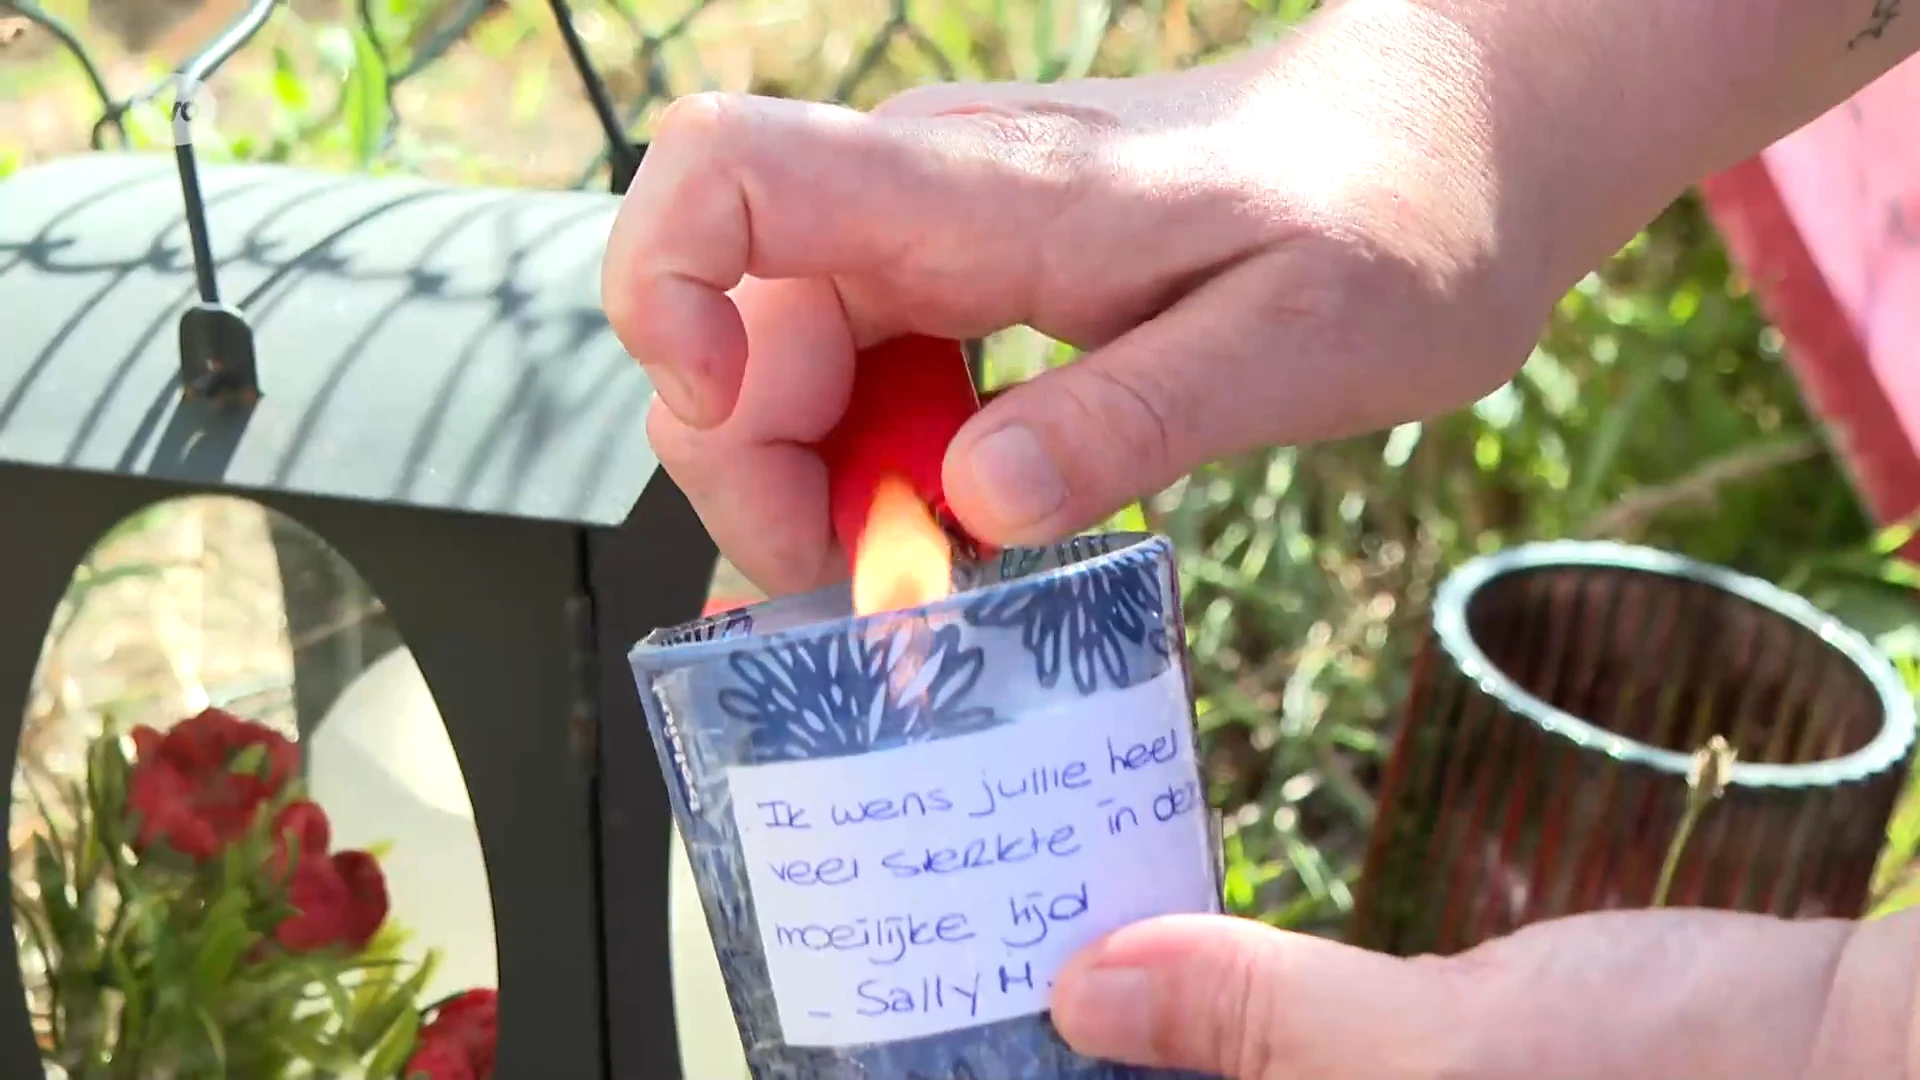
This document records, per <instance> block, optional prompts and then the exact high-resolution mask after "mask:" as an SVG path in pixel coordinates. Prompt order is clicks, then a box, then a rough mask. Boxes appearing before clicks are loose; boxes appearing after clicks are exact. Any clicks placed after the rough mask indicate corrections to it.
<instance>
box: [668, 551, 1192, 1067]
mask: <svg viewBox="0 0 1920 1080" xmlns="http://www.w3.org/2000/svg"><path fill="white" fill-rule="evenodd" d="M1178 596H1179V592H1178V586H1177V584H1176V582H1175V578H1174V569H1173V552H1172V548H1171V545H1170V544H1168V542H1167V541H1166V540H1165V539H1163V538H1160V537H1153V536H1145V535H1114V536H1097V537H1085V538H1081V539H1079V540H1075V541H1072V542H1069V543H1067V544H1063V545H1059V546H1056V547H1051V548H1041V549H1030V548H1021V549H1008V550H1006V551H1003V552H1001V553H1000V554H999V555H998V556H997V557H996V558H994V559H992V560H990V561H988V562H984V563H968V564H962V565H961V566H959V567H957V568H956V570H955V593H954V595H952V596H951V597H949V598H947V599H945V600H941V601H938V602H936V603H932V604H929V605H926V606H924V607H921V608H916V609H911V610H907V611H901V612H891V613H887V614H882V615H874V616H866V617H854V616H852V615H851V611H850V599H849V593H848V589H847V587H846V586H845V585H841V586H838V587H834V588H829V589H825V590H821V591H819V592H815V593H810V594H807V595H805V596H798V597H789V598H785V599H781V600H774V601H770V602H768V603H765V604H761V605H758V606H755V607H752V608H746V609H742V610H739V611H734V612H728V613H723V614H720V615H716V616H712V617H709V618H706V619H702V620H700V621H698V622H694V623H690V624H687V625H685V626H681V627H676V628H673V629H668V630H663V631H659V632H657V633H655V634H653V635H651V636H649V637H648V638H647V639H646V640H645V641H643V642H641V643H640V644H639V645H638V646H636V647H635V649H634V651H633V653H632V656H631V660H632V665H633V670H634V676H635V679H636V681H637V683H638V685H639V689H640V694H641V698H642V699H643V702H644V704H645V708H646V712H647V718H648V722H649V726H650V727H651V729H652V735H653V739H654V744H655V746H656V748H657V749H658V751H659V754H660V761H661V767H662V769H663V770H664V772H665V774H666V778H667V789H668V792H669V796H670V798H671V800H672V803H673V812H674V815H675V818H676V820H677V821H678V824H679V827H680V832H681V836H682V839H683V842H684V843H685V844H686V848H687V854H688V856H689V859H690V861H691V863H692V867H693V872H694V877H695V880H696V883H697V885H698V887H699V891H700V900H701V904H702V906H703V908H704V910H705V913H706V919H707V925H708V927H709V929H710V931H711V933H712V936H713V941H714V946H715V949H716V952H717V954H718V959H719V962H720V968H721V972H722V975H723V977H724V981H725V983H726V989H727V994H728V998H729V1000H730V1002H731V1005H732V1008H733V1013H734V1018H735V1020H736V1022H737V1024H738V1027H739V1031H740V1037H741V1041H742V1044H743V1046H744V1049H745V1052H746V1059H747V1062H748V1066H749V1069H750V1070H751V1072H752V1074H753V1076H754V1078H755V1080H891V1078H899V1080H996V1078H1002V1077H1006V1078H1019V1080H1052V1078H1071V1080H1121V1078H1128V1080H1149V1078H1152V1080H1160V1078H1169V1080H1171V1078H1175V1077H1181V1078H1185V1077H1188V1076H1190V1074H1184V1073H1171V1072H1166V1071H1161V1070H1148V1069H1140V1068H1135V1067H1129V1066H1122V1065H1116V1064H1112V1063H1107V1062H1100V1061H1095V1060H1091V1059H1088V1058H1084V1057H1081V1056H1079V1055H1077V1054H1075V1053H1074V1052H1072V1051H1071V1050H1070V1049H1068V1048H1067V1046H1066V1044H1065V1043H1064V1042H1062V1041H1061V1040H1060V1038H1059V1036H1058V1034H1057V1033H1056V1032H1055V1031H1054V1029H1053V1027H1052V1025H1051V1023H1050V1022H1049V1019H1048V1016H1047V1013H1046V1009H1047V1001H1048V996H1049V992H1050V980H1051V978H1052V976H1053V974H1054V973H1055V972H1056V971H1057V970H1058V969H1059V968H1060V967H1061V966H1062V965H1063V964H1064V963H1065V962H1066V960H1067V959H1068V958H1070V957H1071V956H1072V955H1073V954H1074V953H1075V952H1077V951H1078V950H1079V949H1080V948H1081V947H1083V946H1085V945H1087V944H1088V943H1090V942H1092V941H1094V940H1095V939H1097V938H1099V937H1101V936H1103V935H1104V934H1106V933H1108V932H1110V931H1112V930H1115V929H1117V928H1119V927H1121V926H1124V925H1126V924H1129V923H1132V922H1136V921H1139V920H1141V919H1144V918H1149V917H1152V916H1155V915H1162V914H1173V913H1182V912H1218V911H1220V910H1221V903H1220V884H1221V882H1220V862H1219V847H1218V835H1219V834H1218V829H1217V824H1216V820H1215V818H1214V815H1213V814H1212V812H1211V811H1210V809H1209V808H1208V806H1207V803H1206V799H1205V792H1204V788H1203V785H1202V778H1201V773H1200V768H1199V765H1198V762H1197V759H1196V753H1195V746H1194V733H1193V707H1192V700H1191V696H1190V693H1189V690H1188V683H1187V673H1186V660H1185V651H1184V647H1183V644H1182V637H1181V633H1182V629H1181V617H1180V607H1179V604H1178V600H1177V598H1178Z"/></svg>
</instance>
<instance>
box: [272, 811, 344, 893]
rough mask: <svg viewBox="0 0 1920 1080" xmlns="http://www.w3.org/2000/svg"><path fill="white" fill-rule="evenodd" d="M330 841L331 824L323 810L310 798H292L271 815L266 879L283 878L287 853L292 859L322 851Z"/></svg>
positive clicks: (285, 872) (302, 858) (325, 851)
mask: <svg viewBox="0 0 1920 1080" xmlns="http://www.w3.org/2000/svg"><path fill="white" fill-rule="evenodd" d="M332 843H333V827H332V826H331V825H330V824H329V823H328V821H327V814H326V811H324V810H322V809H320V805H319V804H318V803H316V802H313V801H312V800H310V799H295V800H294V801H292V802H290V803H288V804H287V805H286V806H284V807H281V809H280V813H279V814H277V815H275V816H274V819H273V855H272V857H271V859H270V860H269V861H268V864H267V872H268V875H269V878H270V880H272V881H275V882H279V881H284V880H285V879H286V876H287V860H288V856H289V854H291V855H293V856H294V857H295V860H296V861H299V860H304V859H306V858H307V856H309V855H316V856H317V855H325V854H326V853H327V847H328V845H330V844H332Z"/></svg>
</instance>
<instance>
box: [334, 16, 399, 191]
mask: <svg viewBox="0 0 1920 1080" xmlns="http://www.w3.org/2000/svg"><path fill="white" fill-rule="evenodd" d="M387 77H388V76H387V67H386V63H385V61H383V60H382V59H381V57H380V50H378V49H376V48H374V45H373V41H372V40H371V39H370V38H368V37H367V34H366V31H365V30H362V29H358V28H356V29H355V30H354V31H353V65H352V68H351V69H350V70H349V72H348V74H347V85H346V86H345V87H344V88H343V89H342V90H341V95H342V101H343V103H344V105H345V109H344V112H345V119H346V123H347V134H348V138H349V142H350V143H351V144H352V148H353V159H354V164H355V165H356V166H358V167H359V168H362V169H364V168H366V167H367V166H368V165H371V164H372V163H373V160H374V158H376V157H378V156H380V151H381V150H382V149H383V148H384V147H385V145H386V141H387V127H388V121H389V117H388V110H387Z"/></svg>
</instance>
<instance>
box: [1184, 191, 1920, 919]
mask: <svg viewBox="0 0 1920 1080" xmlns="http://www.w3.org/2000/svg"><path fill="white" fill-rule="evenodd" d="M1153 509H1154V516H1155V518H1156V520H1157V522H1158V524H1159V525H1160V527H1161V528H1163V529H1165V530H1166V531H1168V532H1169V533H1170V534H1171V535H1172V536H1173V537H1174V539H1175V541H1176V543H1177V545H1178V547H1179V549H1180V551H1181V552H1182V553H1183V567H1182V569H1183V572H1184V577H1185V584H1186V587H1187V605H1188V607H1187V614H1188V626H1189V642H1190V644H1191V647H1192V650H1193V654H1194V680H1195V685H1196V689H1197V691H1198V692H1199V693H1200V694H1201V695H1202V696H1203V700H1202V723H1203V725H1204V728H1205V730H1206V733H1207V738H1208V746H1209V762H1210V769H1211V779H1212V783H1213V796H1214V798H1215V799H1216V801H1217V802H1219V803H1220V804H1221V805H1223V806H1226V807H1227V808H1228V813H1229V820H1228V828H1229V836H1228V842H1227V855H1228V885H1229V899H1230V900H1231V901H1232V902H1233V904H1234V905H1235V907H1236V908H1237V909H1239V910H1242V911H1246V912H1251V913H1259V914H1261V915H1263V917H1265V918H1268V919H1269V920H1271V921H1274V922H1277V923H1281V924H1284V925H1289V926H1295V927H1299V928H1302V929H1309V930H1315V931H1322V932H1338V931H1339V929H1340V927H1341V926H1342V924H1343V922H1344V919H1345V917H1346V913H1347V910H1348V907H1349V905H1350V902H1351V887H1352V883H1353V881H1354V879H1355V877H1356V876H1357V874H1358V870H1359V859H1360V856H1361V852H1362V843H1363V837H1364V836H1365V834H1366V830H1367V829H1368V827H1369V826H1370V825H1371V823H1372V816H1373V811H1374V807H1373V803H1372V796H1371V792H1372V790H1373V789H1374V786H1375V784H1376V782H1377V779H1378V775H1379V770H1380V767H1381V764H1382V762H1383V759H1384V754H1385V750H1386V748H1387V746H1388V744H1389V742H1390V739H1391V736H1392V733H1393V730H1394V726H1395V722H1396V719H1397V718H1396V716H1395V710H1396V709H1397V707H1398V705H1399V703H1400V701H1401V700H1402V698H1403V697H1404V695H1405V693H1406V675H1407V671H1408V666H1409V661H1410V658H1411V650H1412V649H1413V648H1414V647H1415V646H1416V645H1417V643H1418V641H1419V632H1420V629H1421V626H1422V621H1423V619H1424V618H1425V614H1426V605H1427V602H1428V600H1429V598H1430V596H1431V592H1432V590H1433V588H1434V586H1435V585H1436V584H1437V582H1438V580H1439V579H1440V578H1441V577H1442V576H1443V575H1444V574H1445V573H1446V571H1447V570H1448V569H1449V568H1451V567H1453V566H1455V565H1457V564H1458V563H1459V562H1460V561H1462V560H1464V559H1466V558H1468V557H1471V556H1472V555H1474V554H1477V553H1480V552H1485V551H1490V550H1494V549H1496V548H1500V547H1504V546H1508V545H1511V544H1515V543H1520V542H1524V541H1528V540H1535V539H1548V538H1555V537H1562V536H1594V537H1609V538H1617V539H1623V540H1629V541H1634V542H1641V543H1648V544H1652V545H1655V546H1658V547H1663V548H1667V549H1670V550H1676V551H1681V552H1685V553H1687V554H1690V555H1694V556H1697V557H1700V558H1703V559H1708V560H1712V561H1714V562H1719V563H1723V564H1727V565H1731V566H1734V567H1736V568H1738V569H1741V570H1745V571H1747V572H1749V573H1754V574H1757V575H1759V576H1762V577H1766V578H1769V579H1773V580H1777V581H1783V582H1785V583H1787V584H1789V585H1791V586H1794V587H1797V588H1799V589H1800V590H1801V591H1803V592H1804V593H1805V594H1806V595H1808V596H1810V597H1811V598H1813V599H1815V600H1816V602H1822V603H1825V604H1827V605H1828V606H1829V607H1831V608H1833V609H1834V610H1836V611H1837V612H1838V613H1839V614H1840V615H1841V616H1842V617H1843V618H1846V619H1848V620H1849V621H1851V622H1853V623H1855V624H1856V625H1859V626H1861V627H1862V629H1864V630H1866V631H1867V632H1869V633H1873V634H1876V635H1877V636H1878V637H1879V639H1880V641H1881V643H1882V645H1883V647H1890V648H1899V647H1900V646H1899V641H1898V639H1897V637H1889V636H1888V635H1889V634H1890V633H1895V632H1897V631H1898V630H1899V628H1901V627H1905V628H1906V631H1905V632H1906V633H1907V634H1908V635H1912V634H1913V631H1912V626H1913V622H1914V619H1913V613H1914V608H1913V603H1912V596H1911V592H1910V589H1909V587H1908V586H1907V584H1906V583H1905V581H1904V578H1903V577H1902V575H1901V574H1899V573H1898V572H1896V571H1894V570H1890V569H1889V567H1890V566H1891V565H1892V564H1890V563H1889V562H1888V559H1887V553H1888V552H1889V551H1891V547H1890V546H1889V545H1888V543H1887V542H1886V541H1885V540H1884V539H1880V540H1878V541H1876V537H1875V535H1874V533H1873V531H1872V529H1871V527H1870V525H1869V524H1868V522H1867V521H1866V520H1865V518H1864V517H1863V516H1862V513H1861V511H1860V509H1859V508H1858V506H1857V504H1856V502H1855V500H1854V498H1853V496H1852V495H1851V491H1850V487H1849V485H1848V483H1847V480H1846V478H1845V477H1844V476H1843V475H1842V473H1841V471H1840V469H1839V467H1838V466H1837V465H1836V463H1835V462H1834V460H1833V458H1832V457H1831V456H1830V454H1829V453H1828V452H1827V450H1826V448H1825V446H1824V443H1823V442H1822V439H1821V435H1820V432H1819V431H1818V429H1817V425H1815V424H1814V423H1813V421H1812V420H1811V419H1810V418H1809V417H1808V415H1807V413H1806V411H1805V409H1804V408H1803V406H1802V404H1801V402H1800V399H1799V396H1798V393H1797V391H1796V390H1795V387H1794V384H1793V381H1792V379H1791V377H1790V374H1789V372H1788V371H1787V370H1786V368H1785V367H1784V365H1783V363H1782V362H1781V358H1780V346H1779V340H1778V335H1777V334H1776V333H1775V332H1774V331H1773V330H1772V329H1771V328H1769V327H1768V326H1767V324H1766V323H1765V321H1764V320H1763V319H1762V318H1761V316H1760V314H1759V313H1758V312H1757V311H1756V310H1755V308H1754V306H1753V304H1752V302H1751V300H1750V298H1749V297H1748V296H1747V295H1746V292H1745V289H1744V285H1743V283H1742V282H1741V281H1740V280H1739V279H1738V277H1737V275H1735V274H1734V273H1733V272H1732V271H1731V269H1730V268H1729V265H1728V262H1727V258H1726V256H1725V254H1724V252H1723V250H1722V248H1721V246H1720V244H1719V243H1718V241H1717V239H1716V237H1715V236H1714V234H1713V232H1712V230H1711V229H1710V227H1709V226H1708V223H1707V222H1706V220H1705V218H1704V215H1703V213H1702V211H1701V209H1700V207H1699V205H1698V204H1697V203H1696V202H1695V201H1694V200H1693V199H1691V198H1689V199H1685V200H1682V201H1681V202H1679V203H1678V204H1676V205H1675V206H1674V207H1673V208H1671V209H1670V210H1669V211H1668V212H1667V213H1666V214H1664V215H1662V217H1661V218H1660V219H1659V220H1657V221H1655V222H1653V223H1652V224H1651V225H1650V226H1649V228H1648V229H1647V230H1646V231H1645V232H1643V233H1642V234H1641V235H1639V236H1638V237H1636V238H1635V239H1634V241H1633V242H1632V243H1631V244H1629V245H1628V246H1627V247H1626V248H1625V249H1624V250H1623V251H1622V252H1620V253H1619V254H1618V255H1617V256H1616V257H1615V258H1613V259H1612V260H1610V261H1609V262H1608V263H1607V265H1605V266H1604V267H1602V268H1600V269H1599V270H1598V271H1597V272H1596V273H1594V274H1593V275H1591V276H1590V277H1588V278H1587V279H1586V280H1585V281H1583V282H1581V283H1580V285H1579V286H1578V287H1577V288H1576V289H1574V290H1573V291H1572V292H1570V293H1569V294H1568V295H1567V296H1566V298H1565V299H1563V300H1562V302H1561V303H1560V305H1559V306H1558V308H1557V309H1556V311H1555V313H1554V316H1553V319H1552V321H1551V322H1550V323H1549V325H1548V326H1547V327H1546V328H1545V330H1544V332H1543V334H1542V336H1541V339H1540V344H1539V347H1538V349H1537V350H1536V351H1535V353H1534V355H1533V357H1532V358H1531V359H1530V360H1529V361H1528V363H1527V365H1526V367H1525V368H1524V370H1523V371H1522V372H1521V374H1520V376H1519V378H1517V379H1516V380H1514V382H1513V383H1512V384H1511V385H1510V386H1508V387H1507V388H1505V389H1503V390H1501V391H1499V392H1498V393H1495V394H1493V395H1490V396H1489V397H1488V398H1487V399H1485V400H1483V401H1481V402H1479V403H1478V404H1477V405H1476V406H1475V407H1474V408H1472V409H1469V410H1463V411H1461V412H1458V413H1455V414H1452V415H1449V416H1446V417H1442V418H1440V419H1438V420H1435V421H1431V422H1429V423H1426V424H1422V425H1408V426H1406V427H1403V428H1401V429H1398V430H1396V431H1393V432H1390V433H1384V434H1381V435H1376V436H1369V437H1365V438H1359V439H1352V440H1348V441H1345V442H1341V443H1334V444H1328V445H1321V446H1313V447H1305V448H1297V449H1295V448H1289V449H1282V450H1275V451H1272V452H1269V453H1264V454H1257V455H1253V456H1250V457H1248V458H1246V459H1243V460H1240V461H1234V462H1226V463H1222V464H1220V465H1218V466H1215V467H1213V468H1210V469H1207V470H1204V471H1203V472H1201V473H1199V474H1197V475H1195V476H1194V477H1193V478H1191V479H1190V480H1189V481H1187V482H1186V483H1184V484H1182V485H1180V486H1179V487H1177V488H1176V489H1174V490H1173V491H1170V492H1168V493H1167V494H1166V495H1164V496H1163V497H1161V498H1160V499H1159V500H1157V501H1156V502H1155V503H1154V506H1153ZM1890 579H1891V580H1890ZM1905 651H1906V652H1907V653H1908V654H1911V653H1912V650H1911V648H1907V649H1906V650H1905ZM1902 822H1903V823H1904V824H1903V825H1901V826H1899V828H1900V829H1904V830H1905V832H1906V833H1907V834H1914V836H1915V837H1916V838H1920V810H1909V811H1907V812H1906V814H1905V816H1903V818H1902ZM1913 842H1914V841H1913V840H1912V839H1910V840H1909V841H1908V843H1909V844H1911V843H1913ZM1909 850H1910V849H1909ZM1905 862H1906V859H1904V858H1895V859H1894V860H1893V865H1894V868H1893V869H1889V870H1888V871H1887V874H1888V875H1895V876H1897V875H1898V874H1899V869H1898V867H1900V866H1904V864H1905ZM1889 880H1891V878H1889Z"/></svg>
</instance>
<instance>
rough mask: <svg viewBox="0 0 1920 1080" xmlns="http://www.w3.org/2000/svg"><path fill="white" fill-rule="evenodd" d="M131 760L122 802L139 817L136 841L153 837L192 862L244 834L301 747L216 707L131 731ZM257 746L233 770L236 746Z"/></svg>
mask: <svg viewBox="0 0 1920 1080" xmlns="http://www.w3.org/2000/svg"><path fill="white" fill-rule="evenodd" d="M133 745H134V750H135V761H134V765H133V771H132V772H131V774H130V775H129V777H128V780H127V806H128V808H129V809H131V810H132V811H133V812H134V813H135V814H137V815H138V816H139V831H138V834H137V835H136V837H135V842H136V844H137V845H138V846H139V847H140V848H141V849H142V850H144V849H146V848H148V847H150V846H152V845H153V844H154V843H156V842H163V843H165V844H166V845H167V846H168V847H170V848H172V849H173V850H175V851H177V852H179V853H180V854H182V855H185V856H187V857H188V858H190V859H192V860H194V861H195V862H206V861H207V860H209V859H212V858H213V857H214V856H216V855H218V854H219V853H220V851H221V850H222V849H223V848H225V847H226V846H227V845H228V844H231V843H233V842H234V841H235V840H238V839H240V838H241V837H242V836H244V835H246V832H247V830H248V829H250V828H252V826H253V822H254V818H255V816H256V815H258V813H259V812H260V807H261V806H262V805H263V804H265V803H266V802H268V801H269V800H271V799H272V798H273V797H274V796H276V795H278V794H280V792H281V791H282V790H283V789H284V788H285V787H286V785H287V781H289V780H291V779H292V778H293V774H294V771H295V770H296V769H297V768H299V765H300V752H299V750H298V749H297V748H295V746H294V745H293V743H292V742H291V741H290V740H289V739H287V737H286V736H284V735H281V734H280V733H279V732H277V731H274V730H273V729H272V728H269V727H267V726H265V725H263V724H256V723H254V722H252V721H250V720H242V719H240V718H239V717H237V716H234V715H233V714H232V713H229V712H225V711H223V710H220V709H207V710H206V711H204V712H202V713H200V715H198V716H195V717H192V718H191V719H187V720H183V721H181V722H180V723H178V724H176V725H174V727H173V728H172V730H170V731H168V732H166V733H165V734H162V733H160V732H158V731H155V730H154V729H153V728H150V727H146V726H144V725H143V726H141V727H137V728H135V729H134V730H133ZM255 746H258V747H260V748H261V749H262V751H263V752H264V756H263V757H262V760H261V764H260V767H259V768H258V769H255V770H250V771H246V772H239V771H235V770H234V769H233V764H234V760H235V759H236V758H238V757H239V756H240V754H241V753H243V752H245V751H247V750H249V749H251V748H252V747H255Z"/></svg>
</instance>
